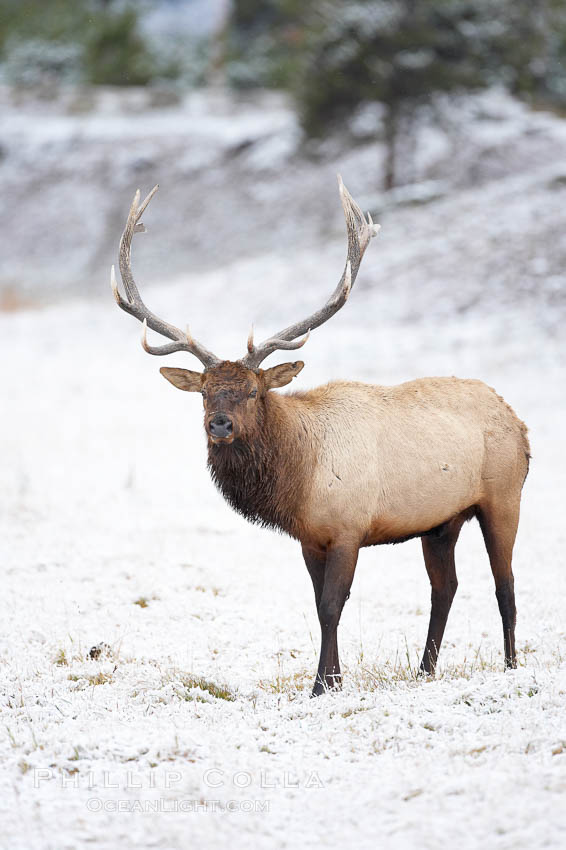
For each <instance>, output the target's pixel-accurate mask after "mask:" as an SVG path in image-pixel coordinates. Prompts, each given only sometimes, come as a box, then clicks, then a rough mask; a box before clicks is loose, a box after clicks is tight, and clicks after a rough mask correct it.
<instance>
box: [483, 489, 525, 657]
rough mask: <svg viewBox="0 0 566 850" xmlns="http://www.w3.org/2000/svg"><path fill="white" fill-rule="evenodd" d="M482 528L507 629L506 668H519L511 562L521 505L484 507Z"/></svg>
mask: <svg viewBox="0 0 566 850" xmlns="http://www.w3.org/2000/svg"><path fill="white" fill-rule="evenodd" d="M478 518H479V521H480V527H481V530H482V534H483V539H484V541H485V548H486V549H487V554H488V555H489V562H490V564H491V572H492V573H493V578H494V580H495V596H496V598H497V604H498V605H499V613H500V614H501V622H502V625H503V646H504V650H505V667H506V668H511V667H516V666H517V657H516V654H515V622H516V619H517V609H516V607H515V590H514V579H513V570H512V567H511V559H512V556H513V546H514V543H515V537H516V534H517V527H518V525H519V503H518V502H517V503H516V504H515V503H511V504H509V503H508V502H504V501H502V502H501V504H488V505H483V506H482V507H481V508H480V511H479V517H478Z"/></svg>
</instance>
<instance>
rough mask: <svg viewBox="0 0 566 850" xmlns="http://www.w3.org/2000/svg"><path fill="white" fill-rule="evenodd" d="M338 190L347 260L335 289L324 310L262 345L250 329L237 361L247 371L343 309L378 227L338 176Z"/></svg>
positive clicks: (300, 341) (298, 342) (291, 346)
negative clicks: (243, 354)
mask: <svg viewBox="0 0 566 850" xmlns="http://www.w3.org/2000/svg"><path fill="white" fill-rule="evenodd" d="M338 188H339V190H340V198H341V200H342V207H343V209H344V215H345V217H346V228H347V231H348V257H347V259H346V266H345V268H344V272H343V274H342V277H341V278H340V281H339V283H338V286H337V287H336V289H335V290H334V292H333V293H332V295H331V296H330V298H329V299H328V301H327V302H326V304H325V305H324V307H322V308H321V309H320V310H317V311H316V313H313V314H312V316H309V317H308V318H306V319H303V320H302V321H300V322H297V323H296V324H294V325H289V327H288V328H284V330H282V331H279V333H276V334H275V336H272V337H270V338H269V339H266V340H265V342H262V343H261V345H258V346H256V345H254V340H253V328H252V331H251V332H250V335H249V337H248V353H247V354H246V355H245V357H243V358H242V359H241V361H240V362H241V363H242V364H243V365H244V366H247V367H248V369H256V368H257V367H258V366H259V364H260V363H261V362H262V360H265V358H266V357H268V356H269V355H270V354H273V352H274V351H277V350H278V349H281V350H284V351H288V350H293V349H296V348H301V346H303V345H304V344H305V342H306V341H307V339H308V338H309V334H310V332H311V331H313V330H314V329H315V328H318V327H320V325H322V324H324V322H327V321H328V319H330V318H331V317H332V316H333V315H334V314H335V313H337V312H338V310H339V309H340V308H341V307H343V306H344V304H345V303H346V301H347V299H348V295H349V294H350V290H351V288H352V286H353V285H354V281H355V280H356V275H357V274H358V269H359V267H360V263H361V262H362V257H363V255H364V251H365V250H366V248H367V246H368V245H369V241H370V239H371V238H372V236H377V233H378V231H379V224H374V223H373V221H372V219H371V216H370V214H369V213H368V220H367V221H366V220H365V218H364V214H363V212H362V211H361V209H360V208H359V206H358V205H357V203H356V202H355V201H354V199H353V198H352V196H351V195H350V193H349V192H348V190H347V189H346V187H345V186H344V183H343V182H342V178H341V177H340V175H338ZM301 336H302V339H297V337H301Z"/></svg>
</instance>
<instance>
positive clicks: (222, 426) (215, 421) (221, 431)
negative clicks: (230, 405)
mask: <svg viewBox="0 0 566 850" xmlns="http://www.w3.org/2000/svg"><path fill="white" fill-rule="evenodd" d="M208 428H209V430H210V433H211V434H212V436H213V437H229V436H230V434H231V433H232V420H231V419H230V418H229V417H228V416H226V414H225V413H216V414H215V415H214V416H213V417H212V419H211V420H210V422H209V423H208Z"/></svg>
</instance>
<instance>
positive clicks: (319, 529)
mask: <svg viewBox="0 0 566 850" xmlns="http://www.w3.org/2000/svg"><path fill="white" fill-rule="evenodd" d="M339 188H340V197H341V200H342V206H343V209H344V214H345V216H346V226H347V234H348V256H347V260H346V266H345V269H344V272H343V274H342V277H341V278H340V281H339V283H338V285H337V287H336V289H335V290H334V292H333V293H332V295H331V296H330V298H329V299H328V301H327V302H326V304H324V306H323V307H322V308H321V309H319V310H317V311H316V312H314V313H313V314H312V315H310V316H308V317H307V318H305V319H302V320H301V321H299V322H297V323H296V324H294V325H290V326H289V327H287V328H284V329H283V330H281V331H279V333H276V334H275V335H274V336H272V337H270V338H269V339H267V340H265V342H262V343H261V344H260V345H256V344H255V342H254V339H253V332H252V333H250V336H249V338H248V343H247V353H246V354H245V356H244V357H242V358H241V359H240V360H237V361H235V362H231V361H228V360H220V358H218V357H216V356H215V355H214V354H212V353H211V352H210V351H208V350H207V349H206V348H205V347H204V346H203V345H202V344H201V343H199V342H197V340H196V339H194V337H192V336H191V334H190V332H189V330H188V328H187V330H186V331H182V330H180V329H179V328H177V327H174V326H173V325H170V324H169V323H168V322H165V321H163V320H162V319H160V318H158V317H157V316H156V315H154V314H153V313H152V312H150V310H148V308H147V307H146V306H145V304H144V302H143V301H142V299H141V296H140V293H139V290H138V287H137V286H136V283H135V282H134V277H133V274H132V269H131V242H132V237H133V235H134V233H137V232H138V231H142V230H144V227H143V224H142V223H141V221H140V219H141V216H142V214H143V212H144V210H145V209H146V207H147V205H148V203H149V202H150V200H151V198H152V197H153V195H154V194H155V192H156V190H157V186H156V187H155V188H154V189H153V190H152V191H151V192H150V193H149V195H148V196H147V198H146V199H145V200H144V201H143V203H141V204H140V194H139V191H138V192H137V193H136V195H135V198H134V200H133V203H132V206H131V208H130V213H129V215H128V220H127V223H126V227H125V230H124V232H123V234H122V238H121V241H120V261H119V262H120V272H121V276H122V282H123V286H124V289H125V294H126V297H125V298H124V297H123V295H121V294H120V292H119V289H118V284H117V282H116V277H115V274H114V268H112V275H111V280H112V288H113V291H114V296H115V298H116V301H117V302H118V305H119V307H121V308H122V310H125V311H126V312H127V313H130V314H131V315H132V316H135V317H136V319H139V320H140V321H141V322H142V323H143V332H142V345H143V347H144V349H145V350H146V351H147V352H148V353H149V354H157V355H164V354H172V353H173V352H177V351H188V352H189V353H190V354H193V355H194V356H195V357H197V358H198V359H199V360H200V362H201V363H202V365H203V366H204V371H203V372H192V371H188V370H187V369H176V368H166V367H163V368H162V369H161V370H160V371H161V374H162V375H163V376H164V377H165V378H167V380H168V381H170V382H171V383H172V384H173V385H174V386H175V387H177V388H178V389H180V390H185V391H187V392H197V393H200V394H201V396H202V399H203V403H204V427H205V430H206V433H207V436H208V466H209V469H210V472H211V475H212V479H213V481H214V483H215V484H216V486H217V487H218V489H219V490H220V492H221V493H222V495H223V496H224V498H225V499H226V500H227V501H228V502H229V504H230V505H231V506H232V507H233V508H234V509H235V510H236V511H238V512H239V513H241V514H243V516H245V517H246V518H247V519H249V520H250V521H251V522H254V523H259V524H260V525H263V526H267V527H271V528H275V529H279V530H280V531H283V532H285V533H287V534H289V535H291V537H294V538H296V539H297V540H299V541H300V543H301V546H302V552H303V557H304V560H305V564H306V566H307V569H308V571H309V573H310V577H311V579H312V583H313V586H314V595H315V600H316V608H317V612H318V618H319V621H320V628H321V649H320V661H319V665H318V672H317V675H316V679H315V683H314V688H313V695H318V694H321V693H322V692H323V691H325V690H326V689H329V688H338V687H340V685H341V680H342V676H341V672H340V662H339V659H338V642H337V627H338V622H339V620H340V615H341V613H342V608H343V606H344V602H345V601H346V599H347V598H348V596H349V593H350V586H351V584H352V579H353V577H354V571H355V568H356V562H357V558H358V551H359V549H360V547H362V546H374V545H377V544H382V543H398V542H401V541H404V540H409V539H410V538H412V537H420V538H421V541H422V549H423V554H424V560H425V566H426V570H427V573H428V576H429V579H430V583H431V587H432V592H431V597H432V600H431V601H432V604H431V615H430V624H429V628H428V635H427V639H426V646H425V650H424V654H423V658H422V662H421V670H422V671H423V672H424V673H428V674H431V673H433V672H434V669H435V666H436V662H437V657H438V651H439V648H440V644H441V641H442V636H443V633H444V629H445V626H446V620H447V617H448V613H449V610H450V606H451V604H452V600H453V598H454V594H455V593H456V587H457V579H456V569H455V564H454V548H455V546H456V541H457V540H458V535H459V533H460V530H461V528H462V525H463V524H464V522H465V521H466V520H469V519H471V518H472V517H477V519H478V520H479V523H480V526H481V530H482V533H483V537H484V540H485V545H486V548H487V552H488V555H489V559H490V563H491V569H492V572H493V577H494V579H495V593H496V597H497V602H498V604H499V611H500V614H501V619H502V623H503V636H504V651H505V666H506V667H515V666H516V655H515V618H516V613H515V595H514V589H513V572H512V568H511V556H512V551H513V545H514V541H515V535H516V532H517V525H518V521H519V504H520V498H521V490H522V486H523V482H524V480H525V478H526V475H527V471H528V464H529V457H530V454H529V443H528V439H527V429H526V426H525V425H524V424H523V422H521V421H520V420H519V419H518V418H517V416H516V415H515V413H514V412H513V410H512V409H511V407H509V405H508V404H506V403H505V401H503V399H502V398H501V397H500V396H498V395H497V394H496V393H495V391H494V390H493V389H491V388H490V387H488V386H486V385H485V384H484V383H482V382H481V381H477V380H461V379H458V378H422V379H419V380H415V381H409V382H408V383H404V384H400V385H399V386H393V387H389V386H377V385H373V384H363V383H358V382H354V381H334V382H331V383H328V384H325V385H324V386H322V387H317V388H316V389H313V390H308V391H301V392H295V393H290V394H287V395H283V394H279V393H275V392H272V390H274V389H276V388H279V387H283V386H285V385H286V384H289V383H290V382H291V381H292V379H293V378H294V377H295V376H296V375H298V374H299V372H300V371H301V370H302V368H303V366H304V363H303V362H302V361H300V360H297V361H294V362H292V363H281V364H279V365H277V366H272V367H271V368H270V369H261V368H260V364H261V363H262V362H263V361H264V360H265V358H266V357H268V356H269V355H270V354H273V352H275V351H277V350H283V351H289V350H294V349H298V348H301V347H302V346H303V345H304V344H305V342H306V341H307V339H308V337H309V334H310V333H311V332H312V331H313V330H314V329H315V328H318V327H320V325H322V324H323V323H324V322H326V321H328V320H329V319H330V318H331V317H332V316H333V315H334V314H335V313H337V312H338V310H340V309H341V307H343V306H344V304H345V303H346V300H347V298H348V296H349V294H350V290H351V288H352V285H353V284H354V281H355V279H356V275H357V273H358V269H359V267H360V263H361V260H362V257H363V255H364V252H365V250H366V248H367V246H368V244H369V242H370V239H371V237H372V236H375V235H376V233H377V231H378V229H379V228H378V226H376V225H374V224H373V222H372V220H371V217H370V216H369V215H368V219H367V220H366V219H365V217H364V215H363V213H362V211H361V210H360V208H359V206H358V205H357V204H356V203H355V201H354V200H353V198H352V197H351V195H350V194H349V192H348V191H347V189H346V188H345V186H344V184H343V183H342V180H341V179H340V178H339ZM148 327H149V328H151V329H152V330H153V331H156V332H157V333H158V334H161V335H162V336H164V337H167V338H168V339H169V340H171V342H169V343H167V344H165V345H161V346H158V347H154V346H153V345H150V344H149V343H148V341H147V328H148Z"/></svg>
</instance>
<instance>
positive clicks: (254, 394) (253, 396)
mask: <svg viewBox="0 0 566 850" xmlns="http://www.w3.org/2000/svg"><path fill="white" fill-rule="evenodd" d="M256 395H257V390H252V391H251V393H250V394H249V396H248V398H255V397H256Z"/></svg>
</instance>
